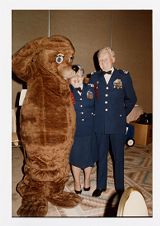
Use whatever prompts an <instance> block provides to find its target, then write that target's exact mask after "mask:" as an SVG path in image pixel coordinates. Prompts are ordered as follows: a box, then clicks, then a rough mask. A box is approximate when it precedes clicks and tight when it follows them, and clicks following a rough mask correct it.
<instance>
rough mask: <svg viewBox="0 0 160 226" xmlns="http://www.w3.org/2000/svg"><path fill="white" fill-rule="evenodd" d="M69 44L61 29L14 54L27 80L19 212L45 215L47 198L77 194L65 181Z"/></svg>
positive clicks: (66, 201) (71, 200) (71, 198)
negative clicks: (60, 32) (57, 32)
mask: <svg viewBox="0 0 160 226" xmlns="http://www.w3.org/2000/svg"><path fill="white" fill-rule="evenodd" d="M73 56H74V47H73V45H72V43H71V42H70V40H69V39H67V38H66V37H64V36H61V35H53V36H51V37H49V38H48V37H43V38H38V39H35V40H33V41H31V42H29V43H27V44H26V45H25V46H24V47H22V48H21V49H20V50H19V51H18V52H17V53H15V54H14V55H13V64H12V67H13V72H14V74H15V75H17V77H19V78H20V79H21V80H23V81H25V82H27V94H26V97H25V100H24V103H23V106H22V108H21V115H20V117H21V118H20V120H21V121H20V126H21V141H22V144H23V148H24V150H25V152H26V155H27V158H26V162H25V165H24V178H23V179H22V181H21V182H20V183H19V184H18V186H17V191H18V192H19V194H20V195H21V196H22V204H21V206H20V208H19V209H18V211H17V214H18V215H19V216H45V215H46V214H47V212H48V201H49V202H51V203H52V204H53V205H58V206H62V207H73V206H75V205H77V204H78V203H79V202H80V201H81V198H80V197H79V196H78V195H76V194H74V193H71V192H65V191H64V187H65V183H66V181H67V179H68V174H69V153H70V149H71V146H72V143H73V138H74V132H75V117H76V116H75V112H74V108H73V104H72V100H71V95H70V89H69V85H68V83H67V79H68V78H70V77H72V76H74V74H75V71H74V70H73V69H72V59H73Z"/></svg>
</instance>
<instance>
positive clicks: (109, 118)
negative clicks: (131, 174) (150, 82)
mask: <svg viewBox="0 0 160 226" xmlns="http://www.w3.org/2000/svg"><path fill="white" fill-rule="evenodd" d="M116 80H119V82H120V83H121V84H122V86H121V87H119V88H118V87H115V86H114V83H115V81H116ZM90 85H91V86H93V87H94V89H95V123H94V131H95V133H96V142H97V152H98V165H97V170H98V172H97V188H98V189H105V188H106V185H107V158H108V157H107V156H108V152H109V150H111V154H112V157H113V158H112V159H113V169H114V182H115V188H116V190H117V191H123V189H124V145H125V142H124V141H125V132H126V116H127V115H128V114H129V112H130V111H131V110H132V109H133V107H134V105H135V103H136V100H137V99H136V95H135V91H134V88H133V85H132V80H131V77H130V74H129V73H128V72H125V71H123V70H117V69H114V71H113V74H112V75H111V78H110V80H109V82H108V84H107V83H106V81H105V78H104V73H103V72H102V71H98V72H95V73H94V74H93V75H92V77H91V80H90Z"/></svg>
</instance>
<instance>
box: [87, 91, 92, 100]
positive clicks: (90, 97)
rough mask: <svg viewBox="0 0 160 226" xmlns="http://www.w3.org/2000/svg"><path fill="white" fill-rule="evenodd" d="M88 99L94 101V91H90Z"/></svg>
mask: <svg viewBox="0 0 160 226" xmlns="http://www.w3.org/2000/svg"><path fill="white" fill-rule="evenodd" d="M87 98H88V99H90V100H92V99H93V92H92V91H90V90H89V91H88V92H87Z"/></svg>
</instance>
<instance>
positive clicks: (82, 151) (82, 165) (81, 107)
mask: <svg viewBox="0 0 160 226" xmlns="http://www.w3.org/2000/svg"><path fill="white" fill-rule="evenodd" d="M84 78H85V76H84V71H83V69H82V68H81V66H80V65H78V71H77V73H76V76H74V77H73V78H71V79H70V89H71V92H72V94H73V99H74V100H73V102H74V108H75V111H76V131H75V137H74V143H73V146H72V149H71V153H70V164H71V169H72V173H73V177H74V189H75V192H76V193H77V194H80V193H81V192H82V189H81V184H80V173H81V170H83V171H84V187H83V189H84V191H89V190H90V174H91V170H92V167H93V165H94V163H95V161H96V148H95V144H94V142H95V137H94V136H95V135H94V130H93V128H94V125H93V123H94V89H93V87H91V86H89V85H87V84H85V83H83V81H84Z"/></svg>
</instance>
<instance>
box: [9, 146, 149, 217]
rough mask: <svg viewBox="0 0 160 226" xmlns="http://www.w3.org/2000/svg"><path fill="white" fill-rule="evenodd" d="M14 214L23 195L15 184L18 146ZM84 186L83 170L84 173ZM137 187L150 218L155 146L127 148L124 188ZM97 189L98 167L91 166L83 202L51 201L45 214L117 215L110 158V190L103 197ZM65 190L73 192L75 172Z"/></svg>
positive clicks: (19, 161)
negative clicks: (63, 205) (94, 194)
mask: <svg viewBox="0 0 160 226" xmlns="http://www.w3.org/2000/svg"><path fill="white" fill-rule="evenodd" d="M12 160H13V164H12V186H13V187H12V216H13V217H17V214H16V211H17V209H18V208H19V206H20V203H21V197H20V196H19V194H18V193H17V192H16V185H17V183H18V182H19V181H20V180H21V178H22V176H23V175H22V170H21V169H22V165H23V160H24V158H23V153H22V151H21V150H20V149H19V148H18V147H13V154H12ZM81 185H82V188H83V172H81ZM127 187H135V188H138V189H139V190H140V191H141V193H142V194H143V196H144V198H145V201H146V204H147V208H148V213H149V217H151V216H152V145H151V144H149V145H147V146H138V145H135V146H133V147H130V148H127V147H126V148H125V188H127ZM95 188H96V166H94V167H93V169H92V174H91V189H90V191H82V194H81V197H82V198H83V199H82V202H81V203H80V204H79V205H78V206H76V207H74V208H61V207H57V206H53V205H52V204H51V203H49V209H48V214H47V216H46V217H113V216H116V215H115V212H114V210H115V211H116V205H117V202H118V198H117V196H116V195H115V188H114V181H113V171H112V161H111V157H110V155H109V157H108V184H107V190H106V191H105V192H103V193H102V194H101V196H100V197H98V198H96V197H92V192H93V191H94V189H95ZM65 190H66V191H73V192H74V183H73V177H72V174H71V173H70V174H69V180H68V182H67V183H66V186H65Z"/></svg>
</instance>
